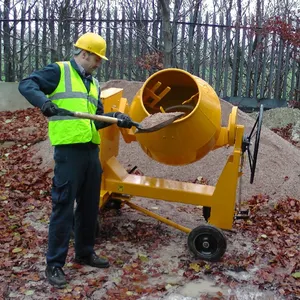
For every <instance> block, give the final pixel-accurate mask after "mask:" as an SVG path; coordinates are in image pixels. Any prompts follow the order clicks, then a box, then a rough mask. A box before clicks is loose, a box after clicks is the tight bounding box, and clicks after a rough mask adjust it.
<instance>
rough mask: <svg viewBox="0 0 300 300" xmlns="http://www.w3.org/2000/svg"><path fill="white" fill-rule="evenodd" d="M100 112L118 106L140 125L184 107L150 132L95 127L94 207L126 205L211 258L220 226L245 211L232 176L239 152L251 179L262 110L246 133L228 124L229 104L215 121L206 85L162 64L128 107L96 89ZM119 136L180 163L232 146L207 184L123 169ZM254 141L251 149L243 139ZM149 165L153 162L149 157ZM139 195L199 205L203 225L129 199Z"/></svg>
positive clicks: (216, 106)
mask: <svg viewBox="0 0 300 300" xmlns="http://www.w3.org/2000/svg"><path fill="white" fill-rule="evenodd" d="M102 101H103V104H104V111H105V112H110V111H120V112H124V113H127V114H129V115H130V117H131V118H132V119H133V120H134V121H135V122H141V121H142V120H143V119H145V118H146V117H147V116H149V115H151V114H154V113H168V112H184V115H183V117H181V118H180V119H178V120H176V121H174V122H173V123H172V124H171V125H168V126H166V127H164V128H162V129H160V130H158V131H155V132H151V133H135V131H134V128H132V129H120V128H118V127H117V126H115V125H113V126H110V127H107V128H104V129H102V130H100V134H101V136H102V144H101V146H100V147H101V149H100V160H101V163H102V166H103V170H104V172H103V179H102V190H101V195H100V207H104V206H105V205H107V204H108V203H111V202H114V203H115V204H120V205H121V204H122V205H123V204H127V205H128V206H129V207H131V208H133V209H136V210H138V211H140V212H142V213H144V214H146V215H148V216H150V217H153V218H155V219H157V220H159V221H161V222H164V223H166V224H168V225H170V226H173V227H175V228H177V229H179V230H181V231H183V232H186V233H188V247H189V249H190V251H191V252H192V253H193V254H194V255H195V256H196V257H197V258H200V259H203V260H208V261H217V260H219V259H220V258H221V257H222V256H223V254H224V253H225V251H226V245H227V243H226V238H225V236H224V234H223V232H222V230H221V229H224V230H230V229H231V228H232V223H233V221H234V219H235V218H244V217H247V216H248V212H247V211H242V210H241V207H240V206H241V205H240V199H239V202H238V205H237V203H236V194H237V185H238V179H239V177H240V176H241V175H242V167H243V161H244V156H245V154H246V153H247V154H248V157H249V162H250V169H251V179H250V183H252V182H253V179H254V173H255V168H256V160H257V153H258V147H259V139H260V131H261V126H262V116H263V107H262V106H261V107H260V111H259V114H258V117H257V119H256V122H255V124H254V126H253V129H252V130H251V133H250V134H249V135H248V136H245V135H244V126H243V125H238V124H236V120H237V107H233V108H232V111H231V113H230V115H229V120H228V125H227V127H222V126H221V105H220V100H219V97H218V96H217V94H216V92H215V91H214V90H213V88H212V87H211V86H210V85H209V84H208V83H207V82H205V81H204V80H202V79H200V78H199V77H196V76H193V75H192V74H190V73H188V72H186V71H184V70H181V69H173V68H171V69H164V70H162V71H159V72H157V73H155V74H153V75H152V76H150V77H149V78H148V80H146V81H145V83H144V84H143V86H142V88H141V89H140V90H139V91H138V92H137V94H136V95H135V97H134V99H133V101H132V104H131V105H130V106H129V104H128V101H127V99H126V98H124V97H123V90H122V89H118V88H110V89H106V90H104V91H102ZM120 133H121V134H122V136H123V139H124V141H125V142H126V143H130V142H138V143H139V145H140V146H141V149H142V150H143V151H144V152H145V153H146V154H147V155H148V156H149V157H151V158H152V159H153V160H155V161H157V162H160V163H163V164H167V165H174V166H180V165H186V164H191V163H193V162H196V161H198V160H199V159H201V158H202V157H204V156H205V155H207V154H208V153H209V152H210V151H213V150H215V149H217V148H220V147H224V146H226V147H228V146H232V149H233V150H232V153H231V154H230V155H229V157H228V158H227V162H226V164H225V167H224V168H223V170H222V172H221V175H220V177H219V179H218V181H217V183H216V185H215V186H210V185H202V184H197V183H190V182H179V181H174V180H169V179H162V178H153V177H147V176H141V175H135V174H131V173H130V172H127V171H126V169H125V168H124V167H123V166H122V165H121V163H120V162H119V161H118V160H117V156H118V151H119V138H120ZM252 137H254V138H255V143H254V145H253V147H252V143H251V139H252ZM154 163H155V162H154ZM133 196H139V197H144V198H150V199H158V200H163V201H170V202H180V203H186V204H192V205H196V206H203V216H204V219H205V220H206V221H207V222H208V224H203V225H200V226H198V227H196V228H194V229H190V228H187V227H184V226H182V225H180V224H177V223H175V222H173V221H171V220H169V219H167V218H165V217H163V216H160V215H158V214H155V213H153V212H152V211H149V210H147V209H145V208H143V207H141V206H138V205H136V204H135V203H132V201H131V198H132V197H133Z"/></svg>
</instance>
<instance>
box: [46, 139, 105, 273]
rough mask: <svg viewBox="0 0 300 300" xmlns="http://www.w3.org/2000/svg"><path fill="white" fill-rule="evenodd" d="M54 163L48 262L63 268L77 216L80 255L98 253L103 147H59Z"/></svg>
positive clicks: (89, 145) (77, 253)
mask: <svg viewBox="0 0 300 300" xmlns="http://www.w3.org/2000/svg"><path fill="white" fill-rule="evenodd" d="M54 160H55V167H54V177H53V184H52V190H51V193H52V213H51V217H50V224H49V236H48V251H47V255H46V259H47V264H48V265H50V266H58V267H62V266H63V265H64V264H65V261H66V257H67V254H68V247H69V241H70V235H71V231H72V227H73V217H74V221H75V230H74V235H75V253H76V255H78V256H86V255H89V254H91V253H94V245H95V229H96V224H97V216H98V210H99V199H100V188H101V175H102V168H101V164H100V161H99V147H98V145H95V144H92V143H86V144H73V145H62V146H56V147H55V148H54ZM75 199H76V202H77V205H76V210H75V215H74V203H75Z"/></svg>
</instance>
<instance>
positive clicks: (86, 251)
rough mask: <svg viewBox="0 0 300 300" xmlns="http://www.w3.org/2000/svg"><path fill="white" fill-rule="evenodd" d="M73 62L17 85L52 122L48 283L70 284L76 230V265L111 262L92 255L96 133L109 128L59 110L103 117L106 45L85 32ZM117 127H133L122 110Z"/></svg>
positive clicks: (97, 184)
mask: <svg viewBox="0 0 300 300" xmlns="http://www.w3.org/2000/svg"><path fill="white" fill-rule="evenodd" d="M74 46H75V51H74V58H73V59H71V60H70V61H67V62H57V63H53V64H50V65H48V66H46V67H45V68H44V69H42V70H39V71H35V72H33V73H32V74H31V75H30V76H29V77H27V78H25V79H23V80H22V81H21V82H20V84H19V91H20V93H21V94H22V95H23V96H24V97H25V98H26V99H27V100H28V101H29V102H30V103H31V104H32V105H33V106H36V107H39V108H40V109H41V111H42V113H43V114H44V115H45V116H46V117H48V118H49V124H48V134H49V138H50V141H51V144H52V145H53V146H54V160H55V167H54V177H53V183H52V189H51V195H52V214H51V217H50V224H49V236H48V251H47V254H46V260H47V267H46V272H45V273H46V277H47V279H48V281H49V283H50V284H52V285H54V286H56V287H59V288H62V287H64V286H65V285H66V283H67V282H66V278H65V274H64V272H63V270H62V267H63V266H64V264H65V260H66V257H67V253H68V245H69V240H70V234H71V231H72V226H73V215H74V200H75V199H76V202H77V205H76V210H75V215H74V220H75V230H74V231H75V232H74V236H75V262H77V263H79V264H86V265H90V266H93V267H97V268H107V267H109V262H108V261H107V260H106V259H105V258H102V257H98V256H97V255H96V253H95V251H94V244H95V228H96V225H97V215H98V205H99V195H100V187H101V174H102V168H101V165H100V161H99V147H98V145H99V143H100V136H99V133H98V129H100V128H104V127H106V126H108V125H110V124H107V123H104V122H99V121H90V120H87V119H78V118H75V117H67V116H63V115H60V114H59V108H64V109H67V110H72V111H80V112H87V113H91V114H103V105H102V103H101V100H100V97H99V96H100V89H99V83H98V81H97V80H96V79H95V78H93V76H92V73H93V72H94V71H95V70H96V69H97V68H98V67H99V66H100V63H101V61H102V59H104V60H107V57H106V56H105V53H106V42H105V40H104V39H103V38H102V37H101V36H99V35H97V34H95V33H86V34H83V35H82V36H81V37H79V39H78V40H77V42H76V43H75V45H74ZM105 115H108V116H113V117H117V118H118V119H119V121H118V124H117V125H118V126H119V127H124V128H131V126H132V121H131V119H130V118H129V117H128V116H127V115H125V114H122V113H120V112H115V113H113V112H112V113H106V114H105Z"/></svg>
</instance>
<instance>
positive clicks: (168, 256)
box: [0, 109, 300, 300]
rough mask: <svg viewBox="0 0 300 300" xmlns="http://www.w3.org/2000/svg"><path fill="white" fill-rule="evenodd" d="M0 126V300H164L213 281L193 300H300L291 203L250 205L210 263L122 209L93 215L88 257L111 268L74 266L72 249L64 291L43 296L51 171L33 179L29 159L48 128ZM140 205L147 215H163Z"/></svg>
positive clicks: (14, 118)
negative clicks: (95, 229)
mask: <svg viewBox="0 0 300 300" xmlns="http://www.w3.org/2000/svg"><path fill="white" fill-rule="evenodd" d="M0 126H1V132H0V229H1V235H0V244H1V248H0V278H1V280H0V299H1V297H2V299H111V300H117V299H144V300H148V299H167V297H168V296H170V295H172V294H173V295H175V294H176V293H177V294H180V293H183V292H182V291H183V288H184V286H185V285H187V284H189V283H193V282H194V283H197V284H198V283H199V282H200V281H201V280H212V282H214V283H215V284H216V289H215V292H214V293H212V292H205V291H204V292H203V293H202V294H201V297H200V299H242V298H240V297H239V295H240V294H241V293H240V292H239V291H242V294H243V293H244V294H245V293H246V287H251V289H252V290H256V289H257V290H258V291H261V292H262V298H260V299H291V300H292V299H299V298H300V260H299V257H300V243H299V241H300V235H299V233H300V212H299V211H300V203H299V200H297V199H290V198H287V199H282V201H280V202H278V203H277V204H276V206H275V207H274V206H270V204H268V196H266V195H254V196H253V197H252V199H249V208H250V210H251V217H250V219H248V220H239V221H236V222H235V223H234V228H233V230H232V231H229V232H225V235H226V237H227V239H228V245H229V246H228V251H227V252H226V254H225V255H224V257H223V259H222V261H221V262H217V263H208V262H204V261H199V260H195V259H193V258H192V256H191V255H190V254H189V252H188V249H187V246H186V235H185V234H184V233H182V232H179V231H176V230H175V229H173V228H169V227H167V226H166V225H164V224H160V223H158V222H157V221H156V220H154V219H150V218H148V217H144V216H141V215H139V214H138V213H137V212H135V211H132V210H131V209H128V208H122V209H121V210H120V211H115V210H109V211H102V212H101V214H100V216H101V217H100V220H101V231H100V235H99V238H98V239H97V245H96V252H97V253H98V254H100V255H104V256H106V257H108V259H109V260H110V262H111V267H110V268H109V269H107V270H97V269H94V268H91V267H87V266H84V267H83V266H79V265H77V264H75V263H74V262H73V260H72V258H73V256H74V250H73V247H72V244H73V241H71V242H70V250H69V255H68V259H67V264H66V266H65V272H66V274H67V277H68V279H69V284H68V286H67V287H66V288H65V289H63V290H56V289H55V288H53V287H51V286H49V285H48V283H47V282H46V281H45V279H44V269H45V258H44V257H45V251H46V248H47V225H48V221H49V214H50V212H51V199H50V194H49V191H50V186H51V178H50V177H49V172H51V170H48V171H41V169H40V168H39V164H40V161H39V160H35V161H33V160H32V152H31V151H30V149H31V146H32V145H33V144H35V143H37V142H39V141H42V140H44V139H46V138H47V123H46V120H45V118H44V117H43V116H42V115H41V114H40V112H39V111H38V110H37V109H27V110H20V111H16V112H13V113H12V112H0ZM286 132H288V130H286V131H284V134H283V136H287V133H286ZM287 139H288V138H287ZM140 203H142V204H145V205H146V206H147V205H148V208H149V209H151V208H152V209H155V210H157V209H158V208H159V205H162V204H159V203H161V202H157V203H154V205H153V204H149V203H148V202H146V201H144V202H143V201H141V202H140ZM147 203H148V204H147ZM172 209H174V210H175V211H176V212H178V215H180V216H181V218H186V219H187V220H188V219H195V220H197V222H200V221H201V222H204V219H203V218H202V217H201V214H202V213H201V209H200V208H199V207H193V206H189V205H181V204H178V205H175V204H174V206H173V208H172ZM243 291H244V292H243ZM267 292H270V294H269V293H267ZM264 295H271V296H270V298H267V297H266V296H264ZM169 299H171V298H169ZM190 299H199V296H197V298H190ZM246 299H250V298H246ZM256 299H257V298H256Z"/></svg>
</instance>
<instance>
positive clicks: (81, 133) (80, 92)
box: [48, 61, 100, 146]
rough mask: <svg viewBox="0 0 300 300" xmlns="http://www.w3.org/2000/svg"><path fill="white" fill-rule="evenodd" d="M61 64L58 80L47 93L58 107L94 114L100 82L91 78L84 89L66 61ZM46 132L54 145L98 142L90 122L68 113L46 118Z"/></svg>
mask: <svg viewBox="0 0 300 300" xmlns="http://www.w3.org/2000/svg"><path fill="white" fill-rule="evenodd" d="M57 64H58V65H59V67H60V81H59V83H58V86H57V87H56V89H55V91H54V92H53V93H52V94H51V95H48V98H49V100H51V101H52V102H53V103H55V104H56V105H57V106H58V107H60V108H64V109H68V110H71V111H77V112H85V113H90V114H95V113H96V110H97V103H98V96H99V83H98V81H97V79H95V78H93V82H91V85H90V91H89V93H88V92H87V89H86V87H85V85H84V83H83V81H82V79H81V77H80V75H79V74H78V72H77V71H76V70H75V69H74V68H73V67H72V66H71V63H70V62H69V61H65V62H57ZM48 134H49V138H50V142H51V144H52V145H53V146H55V145H67V144H77V143H87V142H92V143H94V144H100V135H99V133H98V131H97V129H96V127H95V124H94V122H93V121H91V120H88V119H79V118H76V117H69V116H53V117H50V118H49V124H48Z"/></svg>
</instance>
